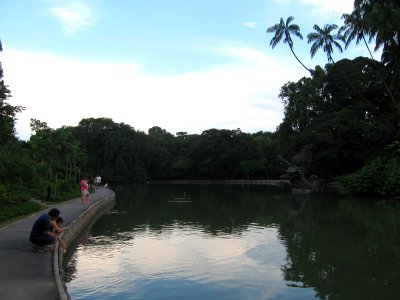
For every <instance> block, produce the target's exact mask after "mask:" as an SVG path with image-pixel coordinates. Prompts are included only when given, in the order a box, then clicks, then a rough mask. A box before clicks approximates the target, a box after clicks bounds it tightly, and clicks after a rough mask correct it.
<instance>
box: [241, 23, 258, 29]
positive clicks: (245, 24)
mask: <svg viewBox="0 0 400 300" xmlns="http://www.w3.org/2000/svg"><path fill="white" fill-rule="evenodd" d="M242 25H243V26H245V27H249V28H256V26H257V23H256V22H244V23H242Z"/></svg>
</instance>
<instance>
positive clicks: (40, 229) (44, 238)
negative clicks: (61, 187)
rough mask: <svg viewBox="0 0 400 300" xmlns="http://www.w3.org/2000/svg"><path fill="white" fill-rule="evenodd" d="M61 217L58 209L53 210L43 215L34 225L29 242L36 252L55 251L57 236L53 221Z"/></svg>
mask: <svg viewBox="0 0 400 300" xmlns="http://www.w3.org/2000/svg"><path fill="white" fill-rule="evenodd" d="M59 215H60V211H59V210H58V209H57V208H52V209H51V210H50V211H49V212H48V213H46V214H43V215H41V216H40V217H39V218H38V219H37V220H36V222H35V223H34V224H33V227H32V231H31V235H30V237H29V241H30V242H31V243H32V244H33V249H34V250H51V249H54V243H55V240H56V237H57V234H56V233H54V232H53V229H52V221H55V220H56V219H57V217H58V216H59Z"/></svg>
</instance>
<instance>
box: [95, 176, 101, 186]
mask: <svg viewBox="0 0 400 300" xmlns="http://www.w3.org/2000/svg"><path fill="white" fill-rule="evenodd" d="M94 183H95V185H96V188H99V187H100V186H101V176H100V175H97V176H96V178H95V179H94Z"/></svg>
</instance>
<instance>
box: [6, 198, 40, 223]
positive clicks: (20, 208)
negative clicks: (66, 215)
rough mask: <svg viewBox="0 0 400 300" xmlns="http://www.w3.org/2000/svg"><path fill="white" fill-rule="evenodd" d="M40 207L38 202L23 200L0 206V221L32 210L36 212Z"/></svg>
mask: <svg viewBox="0 0 400 300" xmlns="http://www.w3.org/2000/svg"><path fill="white" fill-rule="evenodd" d="M40 209H42V206H41V205H40V204H39V203H35V202H25V203H17V202H16V203H10V204H9V205H7V206H5V205H2V206H1V210H0V222H3V221H6V220H8V219H11V218H15V217H18V216H22V215H26V214H29V213H32V212H36V211H39V210H40Z"/></svg>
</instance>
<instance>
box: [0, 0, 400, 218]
mask: <svg viewBox="0 0 400 300" xmlns="http://www.w3.org/2000/svg"><path fill="white" fill-rule="evenodd" d="M399 16H400V4H399V2H396V1H383V0H380V1H367V0H364V1H361V0H356V1H355V2H354V11H353V12H352V13H351V14H348V15H343V19H344V24H343V26H342V27H340V28H339V27H338V26H336V25H334V24H327V25H325V26H323V27H322V28H321V27H319V26H317V25H315V26H314V30H315V32H314V33H310V34H309V35H308V42H309V43H312V46H311V55H312V56H314V55H315V53H316V52H317V51H318V50H319V49H322V50H323V51H324V52H326V54H327V59H328V62H329V63H328V64H327V65H326V66H325V67H324V68H322V67H320V66H317V67H315V69H311V68H307V67H306V66H304V65H303V64H302V63H301V61H300V60H299V58H298V57H297V56H296V54H295V53H294V51H293V40H292V39H291V37H290V34H294V35H296V36H297V37H299V38H301V39H302V35H301V33H300V27H299V26H298V25H296V24H291V22H292V21H293V17H289V18H288V19H287V21H286V22H284V21H283V19H281V20H280V22H279V23H277V24H275V25H274V26H272V27H270V28H268V30H267V32H268V33H275V36H274V37H273V38H272V40H271V45H272V46H273V47H275V46H276V45H277V44H278V43H279V42H280V41H281V40H282V39H283V41H284V43H287V44H288V45H289V47H290V49H291V50H292V52H293V54H294V55H295V58H296V59H297V60H298V61H299V62H300V63H301V64H302V65H303V66H304V67H305V68H306V69H307V70H308V71H309V72H310V77H303V78H301V79H299V80H298V81H297V82H288V83H286V84H284V85H283V86H282V88H281V90H280V93H279V97H280V98H281V100H282V102H283V105H284V119H283V121H282V123H281V124H280V125H279V127H278V128H277V130H276V131H275V132H262V131H261V132H257V133H244V132H242V131H241V130H240V129H236V130H228V129H209V130H206V131H204V132H202V133H201V134H187V133H185V132H178V133H176V134H171V133H169V132H167V131H166V130H164V129H162V128H160V127H157V126H154V127H152V128H150V129H149V130H148V133H147V134H146V133H144V132H141V131H138V130H135V129H134V128H133V127H131V126H130V125H127V124H124V123H120V124H118V123H115V122H114V121H113V120H111V119H109V118H98V119H93V118H89V119H83V120H81V122H80V123H79V125H78V126H76V127H62V128H58V129H52V128H49V127H48V126H47V124H46V122H42V121H40V120H34V119H33V120H32V122H31V128H32V131H33V135H32V136H31V138H30V140H29V141H27V142H25V141H21V140H19V139H18V138H17V137H16V134H15V126H14V125H15V120H16V116H17V114H18V113H19V112H21V111H23V109H24V108H23V107H21V106H12V105H10V104H9V103H8V101H7V100H8V99H9V97H11V93H10V91H9V89H8V87H7V86H6V85H5V83H4V81H3V78H2V76H3V70H2V68H1V65H0V208H2V211H4V208H10V207H12V208H13V209H14V210H16V206H18V205H19V204H20V203H23V202H24V201H27V200H28V199H29V198H32V197H34V198H39V199H45V200H61V199H66V198H68V197H70V196H71V195H78V186H77V183H78V182H79V179H80V178H81V177H83V176H89V177H94V176H96V175H97V174H100V175H101V176H102V177H103V179H104V180H105V181H107V182H145V181H149V180H165V179H177V180H183V179H185V180H195V179H279V178H280V175H282V173H283V169H282V166H281V162H282V161H289V162H290V163H291V164H292V165H296V166H299V167H301V169H302V170H303V172H304V174H305V177H306V178H319V179H321V180H335V179H340V180H341V181H342V183H343V184H344V186H345V189H346V191H347V192H348V193H352V194H368V195H376V194H377V195H383V196H387V195H390V196H394V195H399V194H400V190H399V183H400V174H399V170H400V159H399V154H400V151H399V150H398V149H399V148H400V147H399V134H400V101H399V97H400V94H399V93H400V92H399V91H400V73H399V70H400V45H399V33H400V22H399V20H400V18H399ZM334 30H338V32H336V33H335V32H334ZM353 40H356V42H357V43H358V42H359V41H361V40H363V41H365V45H366V46H368V43H367V42H366V41H367V40H370V41H372V40H374V41H375V42H376V49H379V48H381V49H382V57H381V60H380V61H377V60H374V59H373V56H372V53H371V58H365V57H358V58H355V59H353V60H349V59H343V60H340V61H337V62H334V60H333V58H332V52H333V46H335V48H337V49H339V51H342V47H341V46H340V44H339V42H343V43H344V46H345V47H347V46H348V45H349V44H350V43H351V42H352V41H353ZM376 49H375V50H376ZM1 50H2V44H1V42H0V51H1Z"/></svg>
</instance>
